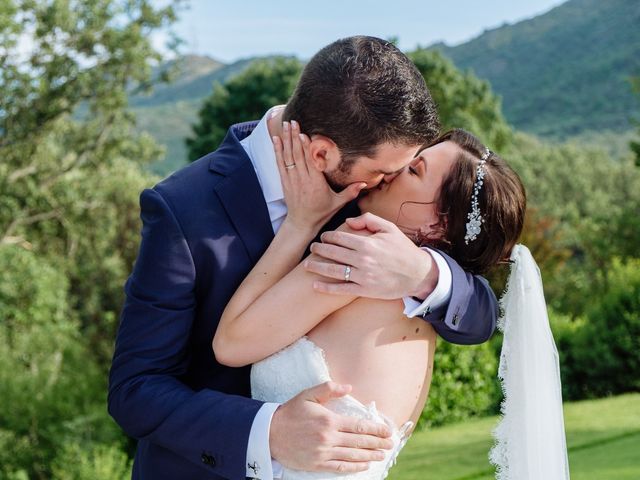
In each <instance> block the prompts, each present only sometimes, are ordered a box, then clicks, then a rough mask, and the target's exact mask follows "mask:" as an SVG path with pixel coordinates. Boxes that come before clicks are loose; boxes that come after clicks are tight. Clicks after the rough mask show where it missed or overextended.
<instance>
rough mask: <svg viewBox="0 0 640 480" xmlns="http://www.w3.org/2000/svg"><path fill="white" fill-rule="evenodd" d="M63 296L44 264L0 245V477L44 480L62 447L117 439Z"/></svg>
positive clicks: (63, 284)
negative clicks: (41, 479)
mask: <svg viewBox="0 0 640 480" xmlns="http://www.w3.org/2000/svg"><path fill="white" fill-rule="evenodd" d="M67 290H68V281H67V279H66V277H65V275H64V274H62V273H61V270H60V269H59V268H55V267H54V265H53V264H51V263H50V262H48V261H46V260H44V259H42V258H41V257H37V256H36V255H35V254H34V253H33V252H30V251H27V250H24V249H23V248H21V247H17V246H4V247H0V405H1V406H2V409H0V425H1V426H2V427H0V478H50V467H51V462H52V460H53V458H55V457H56V456H57V455H58V450H59V449H60V445H63V444H64V443H65V442H66V441H70V440H71V439H73V440H74V441H80V442H83V443H84V444H85V445H86V446H87V447H89V446H90V445H91V443H92V442H94V441H98V442H100V441H108V442H116V441H120V440H121V439H122V435H121V434H120V432H119V430H118V429H117V427H116V426H115V424H114V423H113V422H112V421H111V420H110V419H109V417H108V416H107V414H106V411H105V407H104V396H105V395H104V392H105V391H106V379H105V378H104V375H103V374H102V372H101V370H100V369H99V368H98V366H97V364H96V362H95V361H94V360H93V359H92V356H91V355H90V354H89V352H88V351H87V348H86V347H85V345H84V339H83V337H82V336H81V335H80V333H79V330H78V322H77V321H76V320H75V319H74V317H73V315H72V312H71V308H70V307H69V302H68V295H67ZM24 475H27V476H26V477H25V476H24Z"/></svg>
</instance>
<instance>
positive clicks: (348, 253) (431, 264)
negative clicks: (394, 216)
mask: <svg viewBox="0 0 640 480" xmlns="http://www.w3.org/2000/svg"><path fill="white" fill-rule="evenodd" d="M346 223H347V225H348V226H349V228H350V229H351V230H352V232H345V231H338V230H336V231H331V232H324V233H323V234H322V236H321V240H322V243H314V244H312V245H311V252H313V253H314V254H316V255H318V256H319V257H323V259H326V260H327V261H322V260H317V259H316V260H307V261H306V262H305V268H306V269H307V270H308V271H309V272H313V273H316V274H318V275H321V276H323V277H327V278H328V279H333V280H342V282H339V283H335V281H334V282H331V281H327V282H320V281H318V282H315V284H314V288H315V289H316V290H317V291H320V292H324V293H333V294H342V295H356V296H359V297H369V298H381V299H385V300H391V299H396V298H401V297H417V298H422V299H424V298H426V297H427V295H429V294H430V293H431V292H432V291H433V289H434V288H435V286H436V285H437V283H438V267H437V265H436V263H435V261H434V260H433V257H431V255H430V254H429V253H428V252H426V251H424V250H422V249H421V248H418V247H417V246H416V245H415V244H414V243H413V242H412V241H411V240H410V239H409V238H408V237H407V236H406V235H405V234H404V233H403V232H402V231H401V230H400V229H399V228H398V227H397V226H396V225H395V224H394V223H392V222H389V221H387V220H384V219H383V218H380V217H377V216H376V215H373V214H372V213H365V214H363V215H360V216H359V217H355V218H348V219H347V221H346ZM363 233H368V235H366V236H364V235H363ZM346 266H350V267H351V269H350V273H349V281H345V268H346Z"/></svg>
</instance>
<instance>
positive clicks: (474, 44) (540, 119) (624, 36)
mask: <svg viewBox="0 0 640 480" xmlns="http://www.w3.org/2000/svg"><path fill="white" fill-rule="evenodd" d="M433 48H438V49H439V50H441V51H442V52H443V53H444V54H445V55H447V56H448V57H449V58H451V59H452V60H453V62H454V63H455V64H456V66H458V67H459V68H463V69H467V68H470V69H472V70H473V72H474V73H475V74H476V75H477V76H479V77H481V78H484V79H487V80H489V82H490V83H491V86H492V88H493V90H494V91H495V92H497V93H498V94H500V95H501V96H502V98H503V110H504V113H505V115H506V117H507V119H508V120H509V122H510V123H512V124H513V125H514V126H515V127H516V128H518V129H520V130H524V131H527V132H530V133H535V134H537V135H540V136H544V137H550V138H566V137H568V136H572V135H576V134H579V133H582V132H585V131H588V130H603V129H606V130H628V129H629V128H630V127H631V123H630V117H631V116H634V115H635V116H636V117H638V116H639V115H640V102H639V101H638V99H637V97H634V96H633V94H632V92H631V87H630V84H629V82H628V78H629V77H630V76H632V75H640V2H638V0H608V1H606V2H602V1H600V0H570V1H568V2H566V3H564V4H562V5H560V6H558V7H556V8H554V9H552V10H550V11H549V12H547V13H546V14H543V15H540V16H538V17H535V18H532V19H530V20H526V21H523V22H519V23H517V24H514V25H505V26H502V27H500V28H497V29H494V30H491V31H487V32H485V33H483V34H482V35H480V36H479V37H477V38H475V39H473V40H471V41H469V42H467V43H464V44H462V45H458V46H455V47H447V46H444V45H435V46H434V47H433Z"/></svg>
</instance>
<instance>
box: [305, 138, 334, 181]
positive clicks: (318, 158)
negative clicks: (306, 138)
mask: <svg viewBox="0 0 640 480" xmlns="http://www.w3.org/2000/svg"><path fill="white" fill-rule="evenodd" d="M309 153H310V154H311V162H312V163H313V166H314V167H315V168H316V170H318V171H319V172H324V171H326V170H330V169H331V166H332V165H333V164H334V163H338V162H339V161H340V152H339V151H338V146H337V145H336V144H335V143H334V141H333V140H331V139H330V138H329V137H325V136H324V135H312V136H311V143H310V144H309Z"/></svg>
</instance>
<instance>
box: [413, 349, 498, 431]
mask: <svg viewBox="0 0 640 480" xmlns="http://www.w3.org/2000/svg"><path fill="white" fill-rule="evenodd" d="M438 340H439V341H438V346H437V349H436V353H435V361H434V372H433V381H432V383H431V390H430V391H429V398H428V399H427V405H426V406H425V409H424V410H423V412H422V415H421V416H420V420H419V422H418V426H438V425H444V424H446V423H453V422H456V421H459V420H463V419H465V418H469V417H472V416H482V415H486V414H488V413H493V412H494V411H495V410H496V408H497V405H498V404H499V401H500V394H501V393H500V386H499V384H498V380H497V376H496V375H497V371H498V362H497V357H496V355H495V353H494V347H493V346H492V345H491V343H484V344H482V345H474V346H460V345H453V344H451V343H448V342H445V341H444V340H442V339H438Z"/></svg>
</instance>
